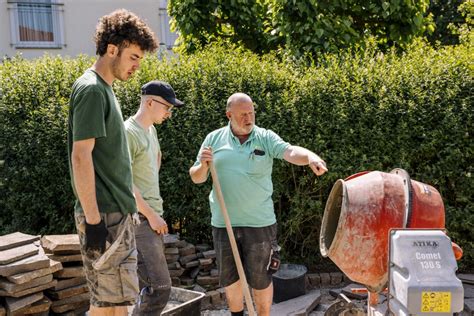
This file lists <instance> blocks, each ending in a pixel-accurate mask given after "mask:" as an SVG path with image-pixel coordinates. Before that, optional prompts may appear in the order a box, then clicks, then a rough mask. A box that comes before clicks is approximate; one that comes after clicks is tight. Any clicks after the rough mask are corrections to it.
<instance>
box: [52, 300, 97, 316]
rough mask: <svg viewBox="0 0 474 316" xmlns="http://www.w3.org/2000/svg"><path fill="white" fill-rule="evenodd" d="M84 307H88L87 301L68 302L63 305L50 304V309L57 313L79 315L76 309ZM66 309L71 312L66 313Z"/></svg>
mask: <svg viewBox="0 0 474 316" xmlns="http://www.w3.org/2000/svg"><path fill="white" fill-rule="evenodd" d="M84 307H87V309H89V301H88V300H87V301H82V302H77V303H70V304H65V305H59V306H51V310H52V311H53V312H55V313H56V314H59V315H79V314H78V313H77V312H76V310H80V311H82V310H84ZM67 311H71V313H66V312H67Z"/></svg>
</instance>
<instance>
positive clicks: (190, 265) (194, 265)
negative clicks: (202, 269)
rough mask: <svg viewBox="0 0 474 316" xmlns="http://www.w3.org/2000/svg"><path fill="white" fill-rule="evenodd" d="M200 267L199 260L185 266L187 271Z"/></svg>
mask: <svg viewBox="0 0 474 316" xmlns="http://www.w3.org/2000/svg"><path fill="white" fill-rule="evenodd" d="M198 266H199V261H197V260H196V261H190V262H188V263H186V264H185V265H184V267H185V268H186V269H189V268H194V267H198Z"/></svg>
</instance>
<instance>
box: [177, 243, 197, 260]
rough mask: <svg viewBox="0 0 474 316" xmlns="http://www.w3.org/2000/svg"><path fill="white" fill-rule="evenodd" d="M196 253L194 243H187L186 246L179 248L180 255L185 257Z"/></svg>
mask: <svg viewBox="0 0 474 316" xmlns="http://www.w3.org/2000/svg"><path fill="white" fill-rule="evenodd" d="M195 253H196V247H194V245H193V244H187V245H186V247H183V248H180V249H179V255H180V256H183V257H185V256H189V255H194V254H195Z"/></svg>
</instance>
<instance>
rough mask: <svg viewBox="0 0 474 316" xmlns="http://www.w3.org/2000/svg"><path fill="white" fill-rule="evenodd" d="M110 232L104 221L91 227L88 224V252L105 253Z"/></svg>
mask: <svg viewBox="0 0 474 316" xmlns="http://www.w3.org/2000/svg"><path fill="white" fill-rule="evenodd" d="M108 234H109V231H108V230H107V227H105V224H104V221H103V220H101V221H100V223H99V224H95V225H91V224H88V223H87V222H86V252H89V251H99V252H100V253H101V254H102V253H104V252H105V241H106V239H107V235H108Z"/></svg>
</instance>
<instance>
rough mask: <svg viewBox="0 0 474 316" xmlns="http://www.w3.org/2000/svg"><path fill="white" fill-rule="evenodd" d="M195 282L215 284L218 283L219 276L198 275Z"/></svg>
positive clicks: (203, 284) (204, 284)
mask: <svg viewBox="0 0 474 316" xmlns="http://www.w3.org/2000/svg"><path fill="white" fill-rule="evenodd" d="M196 282H197V283H198V284H199V285H202V286H206V285H215V284H219V277H218V276H216V277H213V276H200V275H199V276H198V277H197V278H196Z"/></svg>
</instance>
